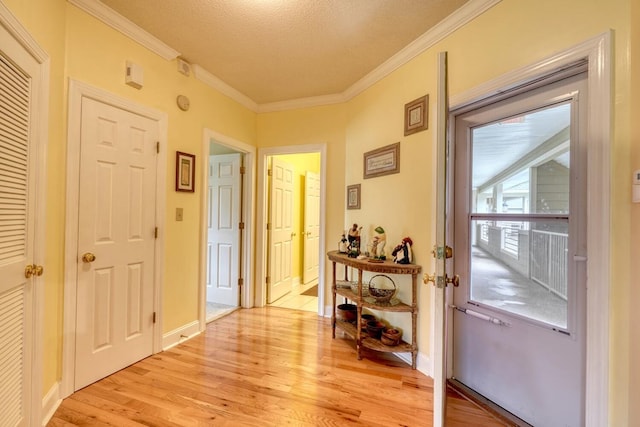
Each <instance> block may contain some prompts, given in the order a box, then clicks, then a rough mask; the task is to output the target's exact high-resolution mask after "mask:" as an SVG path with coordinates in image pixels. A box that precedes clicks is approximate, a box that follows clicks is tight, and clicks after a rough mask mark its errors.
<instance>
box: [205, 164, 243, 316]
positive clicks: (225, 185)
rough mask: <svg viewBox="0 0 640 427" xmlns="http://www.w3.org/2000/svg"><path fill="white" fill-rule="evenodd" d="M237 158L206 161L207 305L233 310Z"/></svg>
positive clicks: (237, 290) (235, 301) (238, 183)
mask: <svg viewBox="0 0 640 427" xmlns="http://www.w3.org/2000/svg"><path fill="white" fill-rule="evenodd" d="M240 156H241V154H240V153H234V154H224V155H218V156H210V160H209V189H208V190H209V191H208V203H209V209H208V213H209V218H208V230H207V243H208V245H207V247H208V250H207V252H208V253H207V256H208V262H207V301H210V302H216V303H219V304H226V305H231V306H234V307H236V306H238V304H239V298H240V287H239V286H238V277H239V274H240V270H239V269H240V228H239V224H240V193H241V184H242V182H241V176H240V162H241V158H240Z"/></svg>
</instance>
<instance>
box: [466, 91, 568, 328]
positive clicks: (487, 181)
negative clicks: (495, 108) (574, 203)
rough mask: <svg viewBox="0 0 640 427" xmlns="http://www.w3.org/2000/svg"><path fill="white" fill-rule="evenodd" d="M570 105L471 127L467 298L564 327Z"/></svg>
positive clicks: (479, 303) (565, 324)
mask: <svg viewBox="0 0 640 427" xmlns="http://www.w3.org/2000/svg"><path fill="white" fill-rule="evenodd" d="M570 124H571V105H570V104H569V103H568V102H567V103H561V104H556V105H553V106H549V107H546V108H543V109H540V110H536V111H531V112H527V113H525V114H521V115H517V116H513V117H509V118H507V119H503V120H501V121H499V122H495V123H490V124H486V125H483V126H479V127H477V128H474V129H472V131H471V143H472V159H473V160H472V165H471V170H472V176H471V187H472V189H473V191H472V195H471V203H470V207H471V209H470V220H471V221H470V228H471V229H470V238H471V245H470V247H471V253H470V260H471V263H470V268H471V275H470V277H471V283H470V288H469V293H470V295H469V299H470V301H469V302H470V303H471V304H478V305H482V306H488V307H492V308H494V309H498V310H503V311H506V312H509V313H512V314H515V315H519V316H522V317H525V318H529V319H531V320H534V321H536V322H542V323H545V324H548V325H551V326H553V327H557V328H560V329H566V328H567V323H568V320H567V319H568V315H567V301H568V287H567V283H568V277H567V257H568V253H569V249H568V241H569V213H570V212H569V210H570V209H569V207H570V191H569V189H570V155H569V154H570V150H569V148H570V138H569V135H570Z"/></svg>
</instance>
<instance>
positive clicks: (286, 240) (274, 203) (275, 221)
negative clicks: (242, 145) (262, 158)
mask: <svg viewBox="0 0 640 427" xmlns="http://www.w3.org/2000/svg"><path fill="white" fill-rule="evenodd" d="M293 172H294V169H293V166H292V165H290V164H288V163H286V162H283V161H281V160H278V159H277V158H276V157H274V158H272V163H271V191H270V209H269V227H270V244H269V258H270V262H269V266H270V271H269V278H270V280H269V281H268V283H267V303H269V304H271V303H272V302H274V301H276V300H277V299H278V298H280V297H282V296H283V295H285V294H287V293H289V292H291V285H292V277H291V275H292V259H293V258H292V257H293Z"/></svg>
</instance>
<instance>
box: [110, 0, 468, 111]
mask: <svg viewBox="0 0 640 427" xmlns="http://www.w3.org/2000/svg"><path fill="white" fill-rule="evenodd" d="M101 1H102V3H104V4H105V5H106V6H108V7H110V8H111V9H113V10H114V11H116V12H117V13H119V14H120V15H122V16H124V17H125V18H127V19H129V20H130V21H132V22H133V23H135V24H136V25H137V26H139V27H140V28H142V29H144V30H145V31H147V32H148V33H150V34H152V35H153V36H155V37H156V38H158V39H159V40H161V41H162V42H164V43H165V44H167V45H168V46H170V47H171V48H173V49H175V50H177V51H179V52H180V54H181V56H182V57H183V59H185V60H186V61H187V62H190V63H192V64H197V65H199V66H200V67H202V68H204V69H205V70H206V71H208V72H209V73H211V74H213V75H214V76H216V77H217V78H219V79H220V80H222V81H223V82H224V83H226V84H227V85H229V86H231V87H232V88H234V89H235V90H237V91H239V92H240V93H242V94H244V95H246V96H247V97H249V98H250V99H252V100H253V101H254V102H256V103H258V104H265V103H271V102H279V101H289V100H295V99H301V98H308V97H315V96H322V95H333V94H340V93H342V92H344V91H345V90H346V89H348V88H349V87H350V86H351V85H353V84H354V83H356V82H357V81H358V80H360V79H361V78H363V77H364V76H366V75H367V74H368V73H370V72H371V71H373V70H374V69H375V68H377V67H378V66H379V65H381V64H383V63H384V62H385V61H387V60H388V59H389V58H391V57H392V56H393V55H394V54H396V53H397V52H399V51H400V50H401V49H403V48H404V47H405V46H407V45H408V44H409V43H411V42H412V41H414V40H415V39H416V38H418V37H419V36H421V35H422V34H424V33H426V32H427V31H428V30H429V29H430V28H432V27H433V26H434V25H436V24H438V23H439V22H440V21H442V20H443V19H444V18H445V17H447V16H448V15H450V14H451V13H452V12H454V11H455V10H456V9H458V8H460V7H461V6H462V5H463V4H465V3H466V2H467V0H162V1H157V0H135V1H132V0H101Z"/></svg>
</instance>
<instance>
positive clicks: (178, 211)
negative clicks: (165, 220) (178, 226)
mask: <svg viewBox="0 0 640 427" xmlns="http://www.w3.org/2000/svg"><path fill="white" fill-rule="evenodd" d="M182 213H183V210H182V208H176V221H182V217H183V214H182Z"/></svg>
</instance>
